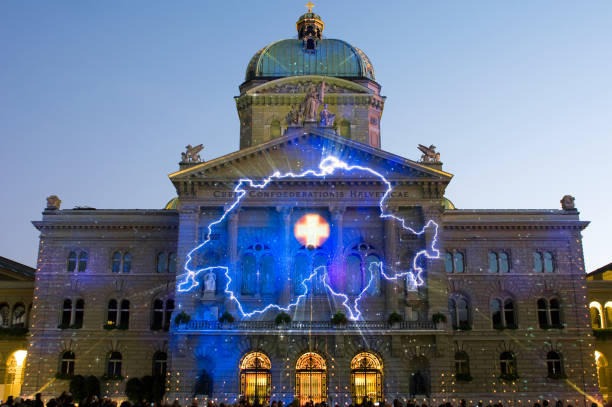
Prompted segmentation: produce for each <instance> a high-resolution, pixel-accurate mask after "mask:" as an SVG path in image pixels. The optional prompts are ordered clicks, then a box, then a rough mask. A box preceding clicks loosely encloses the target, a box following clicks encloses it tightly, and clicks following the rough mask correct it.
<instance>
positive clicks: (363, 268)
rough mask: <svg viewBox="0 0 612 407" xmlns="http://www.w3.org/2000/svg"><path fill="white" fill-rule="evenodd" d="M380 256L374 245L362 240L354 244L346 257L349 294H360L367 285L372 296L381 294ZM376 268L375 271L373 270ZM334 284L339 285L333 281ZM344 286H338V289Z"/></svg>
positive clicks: (346, 284)
mask: <svg viewBox="0 0 612 407" xmlns="http://www.w3.org/2000/svg"><path fill="white" fill-rule="evenodd" d="M379 264H380V256H379V255H378V254H377V250H376V248H374V246H372V245H370V244H368V243H365V242H361V243H359V244H356V245H354V246H353V247H352V248H351V249H350V252H349V253H348V255H347V258H346V274H345V276H346V277H345V282H344V284H345V290H346V293H347V294H349V295H359V294H361V293H362V292H363V291H364V289H366V287H367V293H368V295H371V296H378V295H380V286H381V283H380V272H379V271H378V270H379V269H380V266H379ZM373 270H374V271H373ZM331 283H332V286H335V285H338V284H337V283H335V282H334V281H331ZM338 288H339V289H342V287H336V289H338Z"/></svg>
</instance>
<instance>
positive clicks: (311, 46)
mask: <svg viewBox="0 0 612 407" xmlns="http://www.w3.org/2000/svg"><path fill="white" fill-rule="evenodd" d="M315 45H316V44H315V40H313V39H312V38H309V39H307V40H306V51H314V50H315Z"/></svg>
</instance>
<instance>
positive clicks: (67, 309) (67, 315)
mask: <svg viewBox="0 0 612 407" xmlns="http://www.w3.org/2000/svg"><path fill="white" fill-rule="evenodd" d="M71 322H72V300H70V299H68V298H67V299H65V300H64V304H63V306H62V320H61V322H60V324H61V325H62V327H64V328H68V327H69V326H70V323H71Z"/></svg>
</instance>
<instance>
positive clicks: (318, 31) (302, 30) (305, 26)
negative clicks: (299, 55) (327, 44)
mask: <svg viewBox="0 0 612 407" xmlns="http://www.w3.org/2000/svg"><path fill="white" fill-rule="evenodd" d="M306 7H308V12H307V13H304V14H302V15H301V16H300V18H299V19H298V21H297V23H295V26H296V28H297V32H298V39H300V40H302V43H303V45H304V50H306V51H314V50H315V49H316V48H317V44H318V42H319V41H320V40H321V38H322V37H323V29H324V28H325V24H324V23H323V20H321V17H320V16H319V15H318V14H315V13H313V12H312V8H313V7H314V4H312V3H311V2H308V4H306Z"/></svg>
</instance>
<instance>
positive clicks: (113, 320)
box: [106, 300, 119, 326]
mask: <svg viewBox="0 0 612 407" xmlns="http://www.w3.org/2000/svg"><path fill="white" fill-rule="evenodd" d="M118 312H119V310H118V308H117V300H109V301H108V311H107V314H106V325H108V326H115V325H117V322H118V318H119V314H118Z"/></svg>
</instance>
